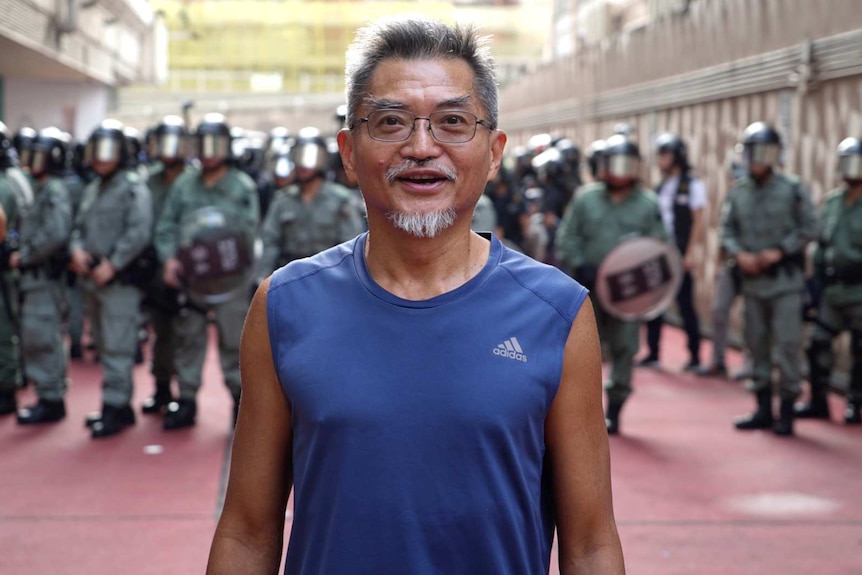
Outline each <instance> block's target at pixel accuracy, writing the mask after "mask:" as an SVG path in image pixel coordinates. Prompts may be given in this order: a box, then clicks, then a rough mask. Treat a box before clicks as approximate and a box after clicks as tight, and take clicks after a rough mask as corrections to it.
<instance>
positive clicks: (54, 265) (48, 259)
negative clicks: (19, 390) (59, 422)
mask: <svg viewBox="0 0 862 575" xmlns="http://www.w3.org/2000/svg"><path fill="white" fill-rule="evenodd" d="M71 231H72V203H71V200H70V198H69V191H68V189H67V188H66V185H65V184H64V183H63V180H62V179H60V178H57V177H53V176H50V177H48V178H47V179H46V180H45V183H44V184H43V185H41V186H39V185H38V183H37V187H36V189H35V193H34V201H33V206H32V208H30V209H29V210H28V211H27V213H26V214H25V215H24V217H23V218H22V219H21V232H20V240H19V241H20V250H19V252H18V253H19V255H20V264H19V269H20V270H21V292H22V300H23V304H22V306H21V346H22V353H23V355H24V377H25V379H26V380H27V381H31V382H33V384H34V385H35V388H36V395H38V396H39V399H44V400H47V401H61V400H62V399H63V397H64V396H65V395H66V353H65V351H64V349H63V323H64V321H65V319H66V315H67V304H66V293H65V288H66V266H67V263H68V262H67V248H68V242H69V236H70V234H71Z"/></svg>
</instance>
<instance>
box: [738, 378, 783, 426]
mask: <svg viewBox="0 0 862 575" xmlns="http://www.w3.org/2000/svg"><path fill="white" fill-rule="evenodd" d="M756 397H757V409H756V410H755V411H754V413H751V414H749V415H746V416H745V417H740V418H739V419H737V420H736V421H735V422H734V425H735V426H736V428H737V429H741V430H744V431H748V430H751V429H771V428H772V424H773V421H774V420H773V417H772V391H771V390H770V389H769V388H766V389H761V390H760V391H758V392H757V395H756Z"/></svg>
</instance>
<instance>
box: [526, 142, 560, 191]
mask: <svg viewBox="0 0 862 575" xmlns="http://www.w3.org/2000/svg"><path fill="white" fill-rule="evenodd" d="M530 165H531V166H532V167H533V169H534V170H535V171H536V174H537V175H538V176H539V179H540V180H542V181H545V182H547V181H548V180H553V179H555V178H558V177H559V176H560V175H561V174H562V172H563V153H562V152H561V151H560V150H559V148H555V147H551V148H548V149H546V150H545V151H544V152H542V153H540V154H537V155H536V156H534V157H533V159H532V160H530Z"/></svg>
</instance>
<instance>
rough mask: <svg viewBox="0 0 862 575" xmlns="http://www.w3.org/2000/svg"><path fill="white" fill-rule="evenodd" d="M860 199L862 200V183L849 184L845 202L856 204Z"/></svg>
mask: <svg viewBox="0 0 862 575" xmlns="http://www.w3.org/2000/svg"><path fill="white" fill-rule="evenodd" d="M859 198H862V181H859V182H853V183H852V184H850V183H848V184H847V193H846V194H844V201H845V202H846V203H848V204H852V203H855V202H856V201H857V200H859Z"/></svg>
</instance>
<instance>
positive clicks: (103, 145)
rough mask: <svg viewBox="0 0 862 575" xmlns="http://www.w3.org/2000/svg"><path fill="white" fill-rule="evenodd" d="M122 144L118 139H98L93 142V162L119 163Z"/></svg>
mask: <svg viewBox="0 0 862 575" xmlns="http://www.w3.org/2000/svg"><path fill="white" fill-rule="evenodd" d="M121 146H122V142H120V140H118V139H116V138H96V140H95V141H94V142H93V158H92V159H93V162H104V163H110V162H119V161H120V151H121V150H120V147H121Z"/></svg>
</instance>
